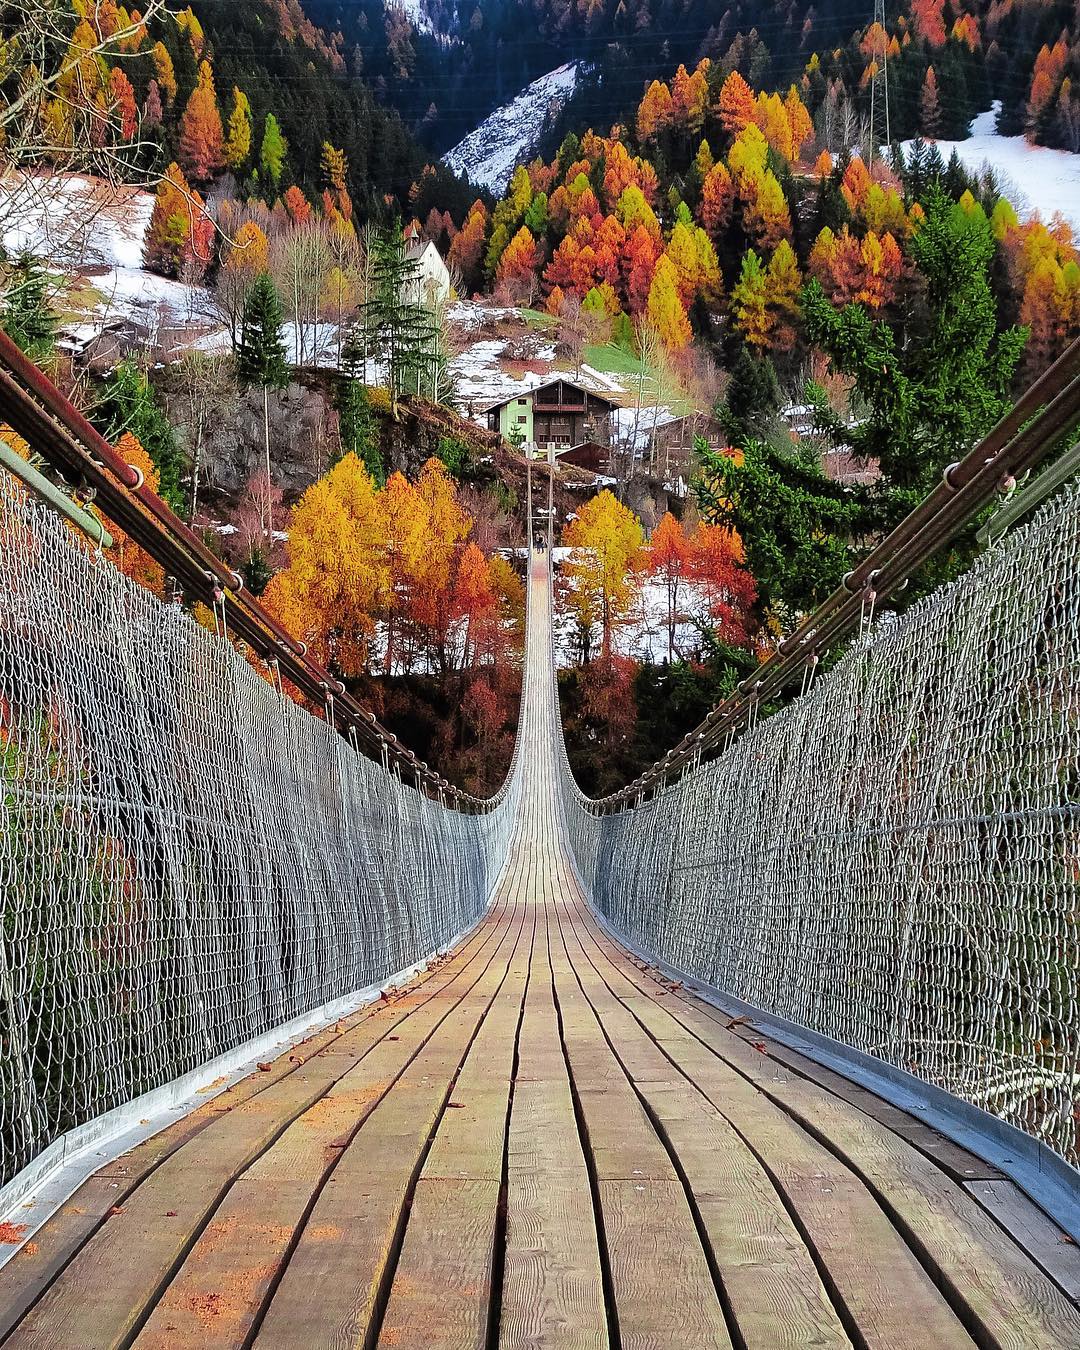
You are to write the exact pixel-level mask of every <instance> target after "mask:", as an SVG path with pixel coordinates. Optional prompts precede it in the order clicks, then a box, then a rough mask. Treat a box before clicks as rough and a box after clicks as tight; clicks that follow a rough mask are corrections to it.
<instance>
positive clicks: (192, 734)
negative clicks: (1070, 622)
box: [0, 480, 517, 1184]
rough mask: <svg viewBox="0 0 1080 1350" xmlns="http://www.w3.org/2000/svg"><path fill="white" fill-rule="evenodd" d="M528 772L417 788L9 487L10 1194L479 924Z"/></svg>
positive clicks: (4, 609)
mask: <svg viewBox="0 0 1080 1350" xmlns="http://www.w3.org/2000/svg"><path fill="white" fill-rule="evenodd" d="M511 781H512V783H513V784H514V786H512V787H511V788H509V789H504V795H503V797H502V798H501V799H500V804H499V806H498V808H497V809H494V810H492V811H490V812H489V813H486V814H483V815H463V814H459V813H457V812H453V811H450V810H447V809H445V808H444V807H443V806H441V805H439V804H438V803H436V802H432V801H430V800H429V799H427V798H426V797H423V796H421V795H420V794H419V793H418V792H417V791H416V790H415V789H414V788H413V787H412V786H409V785H404V784H403V783H402V782H401V781H400V778H399V777H398V776H397V775H396V774H394V773H388V772H386V771H385V770H384V768H383V767H382V766H381V765H379V764H375V763H372V762H371V761H369V760H367V759H365V758H363V757H362V756H360V755H359V754H357V753H355V752H354V751H353V750H352V748H351V747H350V746H349V744H348V743H347V742H346V741H344V740H343V739H342V738H341V737H339V736H338V735H337V734H336V733H334V732H333V731H332V730H331V729H330V728H329V727H328V726H327V724H326V723H324V722H322V721H320V720H319V719H317V718H315V717H312V716H311V715H310V714H309V713H307V712H305V711H304V710H302V709H300V708H298V707H297V706H296V705H295V704H293V703H292V702H290V701H289V700H288V699H285V698H283V697H281V696H279V694H278V693H277V692H276V690H274V689H273V688H272V687H270V686H269V685H267V684H266V683H265V682H264V681H263V680H262V679H261V678H260V677H259V676H258V674H256V672H255V671H254V670H253V669H252V668H251V667H250V666H249V665H247V664H246V662H244V661H243V659H242V658H241V657H240V656H239V655H238V654H237V653H236V652H235V651H234V650H233V649H232V648H231V646H230V645H229V644H228V643H226V642H224V641H222V640H220V639H218V638H216V637H215V636H213V635H212V634H210V633H207V632H206V631H204V630H203V629H202V628H200V627H198V625H196V624H195V623H194V622H193V621H192V620H191V619H190V618H189V617H188V616H187V615H186V614H184V613H183V612H182V611H181V610H180V609H179V608H177V607H176V606H170V605H165V604H162V603H160V602H159V601H158V600H156V599H155V598H154V597H153V596H152V595H150V594H148V593H147V592H146V591H144V590H142V589H140V588H139V587H138V586H135V585H134V584H132V583H130V582H129V581H128V580H126V579H125V578H124V577H123V576H121V575H120V573H119V572H117V571H116V570H115V569H114V568H113V567H112V566H111V565H110V564H109V563H107V562H106V561H104V560H103V559H97V558H95V557H93V556H92V555H91V553H90V552H88V550H87V548H86V547H85V546H84V545H82V544H81V543H80V542H78V541H76V539H75V538H74V536H73V535H72V534H71V532H70V531H69V530H68V528H67V527H66V526H65V525H64V524H63V523H62V522H61V521H60V520H59V519H58V518H57V517H56V516H54V515H52V514H50V513H49V512H48V511H47V510H46V509H45V508H44V507H43V506H41V505H39V504H38V503H37V502H36V501H34V500H32V499H28V498H26V497H25V496H24V495H23V494H22V492H21V491H20V490H19V489H18V488H17V487H16V486H15V485H14V484H13V483H12V482H11V480H5V481H3V482H0V1184H2V1183H3V1182H5V1181H7V1180H8V1179H10V1178H11V1177H12V1176H13V1175H14V1174H15V1173H16V1172H17V1171H18V1170H19V1169H20V1168H21V1167H22V1166H23V1165H24V1164H26V1163H27V1162H28V1161H29V1160H30V1159H32V1158H33V1157H34V1156H36V1155H37V1154H38V1153H39V1152H40V1151H41V1150H42V1148H43V1147H45V1146H46V1145H47V1144H48V1143H49V1142H50V1141H51V1140H53V1139H55V1138H56V1137H57V1136H59V1135H60V1134H62V1133H64V1132H65V1131H66V1130H68V1129H69V1128H71V1127H72V1126H74V1125H78V1124H80V1123H83V1122H86V1121H88V1120H90V1119H92V1118H94V1117H96V1116H97V1115H99V1114H100V1113H102V1112H103V1111H106V1110H108V1109H110V1108H112V1107H114V1106H117V1105H119V1104H121V1103H124V1102H126V1101H129V1100H131V1099H132V1098H134V1097H136V1096H138V1095H139V1094H140V1093H142V1092H144V1091H146V1090H148V1089H151V1088H154V1087H157V1086H159V1085H161V1084H163V1083H165V1082H168V1081H170V1080H171V1079H173V1078H176V1077H177V1076H179V1075H180V1074H182V1073H184V1072H186V1071H187V1070H190V1069H192V1068H195V1067H197V1066H198V1065H199V1064H201V1063H203V1062H205V1061H207V1060H209V1059H211V1058H213V1057H214V1056H216V1055H219V1054H221V1053H223V1052H225V1051H228V1050H231V1049H233V1048H235V1047H237V1046H239V1045H241V1044H242V1043H244V1042H245V1041H247V1040H249V1039H251V1038H252V1037H255V1036H257V1035H259V1034H261V1033H264V1032H266V1031H269V1030H272V1029H273V1028H274V1027H276V1026H279V1025H281V1024H282V1023H284V1022H287V1021H289V1020H290V1019H292V1018H294V1017H297V1016H300V1015H302V1014H304V1013H306V1012H309V1011H311V1010H313V1009H316V1008H318V1007H320V1006H322V1005H323V1004H325V1003H327V1002H329V1001H331V1000H334V999H336V998H338V997H341V996H344V995H347V994H349V993H352V992H353V991H356V990H360V989H363V988H365V987H367V986H369V985H371V984H374V983H378V982H380V981H383V980H385V979H386V978H387V977H388V976H390V975H392V974H393V973H395V972H396V971H399V970H402V969H404V968H406V967H408V966H410V965H412V964H414V963H415V962H418V961H421V960H423V959H424V958H425V957H426V956H428V955H429V954H431V953H432V952H433V951H434V950H435V949H436V948H438V947H439V946H440V945H442V944H444V943H445V942H446V941H447V940H448V939H449V938H451V937H452V936H454V935H455V934H457V933H459V932H461V931H462V930H463V929H465V928H467V927H468V926H469V925H470V924H471V923H472V922H473V921H475V920H476V919H477V918H479V916H480V915H481V913H482V912H483V910H484V908H485V905H486V903H487V899H488V895H489V892H490V890H491V887H492V885H493V883H494V880H495V877H496V874H497V872H498V870H499V868H500V866H501V863H502V860H503V858H504V856H505V852H506V847H507V839H508V833H509V829H510V826H511V823H512V817H513V811H514V802H513V800H511V798H513V797H516V794H517V788H516V781H517V776H516V774H515V775H512V778H511Z"/></svg>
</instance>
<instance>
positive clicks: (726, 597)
mask: <svg viewBox="0 0 1080 1350" xmlns="http://www.w3.org/2000/svg"><path fill="white" fill-rule="evenodd" d="M745 561H746V557H745V553H744V551H743V546H742V540H741V539H740V538H739V536H738V534H737V533H736V532H735V531H734V530H731V529H728V528H727V527H726V526H724V525H706V524H704V523H703V524H701V525H699V526H698V527H697V529H696V530H695V531H694V533H693V535H692V536H691V538H690V562H689V569H688V570H689V576H690V578H691V579H692V581H693V583H694V586H695V588H696V589H697V590H698V592H699V593H700V595H701V597H702V599H703V600H704V602H705V607H706V615H707V617H708V622H709V623H710V625H711V626H712V628H713V631H714V632H715V633H716V636H717V637H718V638H719V639H720V641H721V642H727V643H729V644H730V645H732V646H735V647H741V646H745V645H746V643H747V642H748V641H749V639H750V636H751V634H752V633H753V631H754V605H755V604H756V603H757V586H756V584H755V582H754V578H753V577H752V576H751V574H750V573H749V572H748V571H747V569H746V567H745V565H744V564H745Z"/></svg>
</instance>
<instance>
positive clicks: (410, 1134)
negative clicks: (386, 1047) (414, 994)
mask: <svg viewBox="0 0 1080 1350" xmlns="http://www.w3.org/2000/svg"><path fill="white" fill-rule="evenodd" d="M520 932H521V920H520V917H519V918H518V920H517V923H516V927H515V933H514V938H513V939H512V940H510V941H509V942H508V943H507V944H505V946H504V948H503V949H501V950H500V952H499V953H498V954H496V956H495V957H493V959H492V961H491V962H490V963H489V964H488V966H487V968H486V969H485V971H484V973H483V974H482V975H481V977H480V978H479V979H478V980H477V981H476V983H475V985H474V986H473V987H472V989H470V990H469V991H468V993H467V994H466V995H465V996H464V997H463V998H462V999H461V1001H460V1002H459V1003H458V1004H457V1006H456V1007H455V1008H454V1009H453V1010H452V1011H451V1012H450V1013H449V1014H448V1015H447V1016H446V1018H445V1019H444V1020H443V1021H442V1022H441V1023H440V1025H439V1026H438V1028H437V1029H436V1030H435V1031H434V1032H433V1034H432V1036H431V1038H430V1039H429V1041H428V1042H427V1044H426V1045H425V1047H424V1053H423V1054H422V1055H421V1056H418V1057H417V1058H416V1059H415V1060H414V1061H413V1062H412V1063H410V1064H409V1066H408V1067H407V1068H406V1069H405V1071H404V1072H403V1073H402V1075H401V1077H400V1078H399V1079H398V1081H397V1082H396V1083H395V1084H394V1086H393V1088H392V1090H391V1091H390V1092H389V1093H387V1095H386V1096H385V1097H384V1098H383V1099H382V1100H381V1101H380V1102H379V1104H378V1105H377V1106H376V1107H375V1108H374V1110H373V1111H372V1112H371V1114H370V1115H369V1116H368V1118H367V1120H366V1121H365V1122H364V1125H363V1127H362V1128H361V1130H360V1131H359V1133H358V1134H357V1135H356V1137H355V1139H354V1140H353V1141H352V1143H351V1144H350V1145H349V1147H348V1148H346V1149H345V1150H344V1151H343V1153H342V1156H341V1159H340V1161H339V1162H338V1163H337V1166H336V1167H335V1168H334V1170H333V1172H332V1173H331V1175H330V1177H329V1180H328V1181H327V1182H326V1185H325V1186H324V1187H323V1189H322V1190H321V1192H320V1194H319V1197H318V1199H317V1201H316V1203H315V1206H314V1208H313V1209H312V1211H311V1214H310V1216H309V1218H308V1220H307V1222H306V1223H305V1225H304V1227H303V1230H302V1231H301V1233H300V1237H299V1240H298V1242H297V1244H296V1247H295V1250H294V1251H293V1253H292V1255H291V1258H290V1260H289V1263H288V1266H287V1267H286V1269H285V1271H284V1274H283V1276H282V1278H281V1283H280V1285H279V1286H278V1289H277V1291H276V1293H275V1295H274V1297H273V1299H272V1300H271V1303H270V1306H269V1308H268V1310H267V1312H266V1315H265V1320H264V1321H263V1323H262V1326H261V1328H260V1330H259V1333H258V1337H257V1340H256V1344H258V1345H260V1346H264V1347H272V1346H281V1347H290V1348H291V1347H293V1346H296V1345H305V1346H311V1347H315V1346H328V1347H331V1346H332V1347H339V1346H347V1345H355V1346H360V1345H363V1344H364V1343H365V1342H366V1341H367V1340H368V1339H369V1337H370V1336H371V1335H372V1332H373V1330H375V1329H377V1325H378V1320H379V1318H380V1316H381V1313H382V1303H383V1299H384V1290H385V1293H388V1292H389V1289H388V1286H387V1279H388V1276H389V1274H391V1273H392V1263H393V1261H394V1258H395V1253H396V1248H397V1246H398V1244H399V1241H400V1237H401V1232H402V1227H403V1218H404V1210H405V1206H406V1203H407V1201H408V1199H409V1196H410V1194H411V1192H412V1190H413V1188H414V1185H415V1184H416V1182H417V1180H418V1174H419V1171H420V1166H421V1163H422V1160H423V1153H424V1149H425V1146H426V1145H427V1143H428V1140H429V1138H430V1137H431V1135H432V1134H433V1132H434V1131H435V1128H436V1125H437V1123H438V1121H439V1118H440V1116H441V1115H442V1113H443V1110H444V1106H445V1103H446V1101H447V1098H448V1095H449V1093H450V1090H451V1087H452V1086H453V1082H454V1079H455V1076H456V1074H457V1072H458V1070H459V1068H460V1066H461V1064H462V1062H463V1060H464V1058H465V1055H466V1052H467V1050H468V1047H469V1044H470V1041H471V1040H472V1038H473V1037H474V1035H475V1034H476V1031H477V1029H478V1027H479V1026H480V1024H481V1022H482V1020H483V1018H484V1016H485V1014H486V1012H487V1010H488V1007H489V1006H490V1004H491V1001H492V999H493V998H494V997H495V996H496V994H497V992H498V989H499V986H500V984H501V982H502V980H503V978H504V977H505V975H506V973H507V970H508V967H509V964H510V961H511V958H512V955H513V949H514V947H515V946H516V942H517V940H518V939H519V937H520ZM507 947H508V948H509V950H506V949H505V948H507ZM504 951H505V954H503V953H504Z"/></svg>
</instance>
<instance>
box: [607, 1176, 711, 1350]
mask: <svg viewBox="0 0 1080 1350" xmlns="http://www.w3.org/2000/svg"><path fill="white" fill-rule="evenodd" d="M599 1192H600V1206H601V1209H602V1211H603V1215H604V1234H605V1237H606V1239H607V1246H608V1252H609V1256H610V1261H611V1279H612V1284H613V1286H614V1289H615V1302H616V1306H617V1309H618V1316H619V1343H620V1344H621V1345H622V1346H623V1347H624V1350H661V1348H662V1347H667V1348H668V1350H684V1347H686V1346H690V1345H692V1346H695V1347H700V1350H728V1347H730V1345H731V1339H730V1337H729V1336H728V1332H727V1326H726V1324H725V1321H724V1316H723V1313H722V1311H721V1309H720V1305H719V1303H718V1302H717V1298H716V1289H715V1287H714V1286H713V1282H712V1276H711V1274H710V1273H709V1268H708V1265H707V1263H706V1260H705V1254H704V1252H703V1251H702V1248H701V1244H700V1242H697V1241H694V1242H690V1241H687V1240H684V1238H683V1236H682V1235H683V1232H684V1230H685V1228H686V1224H687V1220H688V1218H689V1211H688V1210H687V1206H686V1196H685V1195H684V1194H683V1188H682V1185H681V1183H680V1182H679V1181H677V1180H673V1181H655V1180H649V1181H646V1180H638V1181H601V1182H600V1183H599ZM659 1290H663V1297H662V1298H658V1297H657V1293H658V1291H659Z"/></svg>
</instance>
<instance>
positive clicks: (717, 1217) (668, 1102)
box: [562, 908, 849, 1350]
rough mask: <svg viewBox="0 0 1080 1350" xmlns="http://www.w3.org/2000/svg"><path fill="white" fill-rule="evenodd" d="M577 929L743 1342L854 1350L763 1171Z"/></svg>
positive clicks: (601, 1010)
mask: <svg viewBox="0 0 1080 1350" xmlns="http://www.w3.org/2000/svg"><path fill="white" fill-rule="evenodd" d="M578 922H580V914H579V913H578V912H577V911H576V910H575V909H574V908H568V909H567V911H566V913H565V915H564V916H563V922H562V931H563V937H564V940H565V942H566V947H567V951H568V953H569V954H570V955H571V957H572V958H573V960H574V966H575V970H576V972H577V974H578V976H579V978H580V980H581V985H582V988H583V990H584V992H585V994H586V996H587V997H588V999H589V1002H590V1004H591V1005H592V1007H593V1008H594V1009H595V1011H596V1014H597V1016H598V1017H599V1018H600V1020H601V1022H602V1024H603V1026H604V1027H605V1029H606V1030H607V1032H608V1035H609V1036H610V1037H611V1041H612V1045H613V1047H614V1049H615V1050H616V1052H617V1053H618V1055H619V1057H620V1059H622V1057H623V1051H624V1049H631V1048H633V1049H634V1050H635V1053H634V1055H633V1056H632V1057H630V1056H628V1057H627V1059H626V1060H623V1062H624V1064H626V1065H627V1067H629V1064H630V1062H635V1063H638V1064H639V1065H640V1064H645V1065H646V1066H647V1073H646V1076H645V1079H644V1080H642V1081H638V1080H635V1087H636V1090H637V1093H638V1094H640V1097H641V1099H642V1100H643V1101H644V1102H645V1103H646V1105H647V1107H648V1109H649V1111H650V1112H651V1115H652V1117H653V1119H655V1121H656V1122H657V1125H658V1126H659V1128H660V1130H662V1132H663V1137H664V1138H665V1140H666V1142H667V1144H668V1146H670V1148H671V1149H673V1150H674V1153H675V1156H676V1157H677V1159H678V1165H679V1170H680V1174H681V1176H682V1177H683V1178H684V1179H685V1182H686V1185H687V1186H688V1187H689V1190H690V1193H691V1195H692V1197H693V1203H694V1207H695V1210H696V1213H697V1215H698V1218H699V1220H700V1223H701V1226H702V1228H703V1230H704V1234H705V1240H706V1242H707V1243H708V1249H709V1254H710V1256H711V1258H712V1264H713V1267H714V1268H715V1269H716V1271H717V1272H718V1274H719V1277H720V1280H721V1285H722V1288H723V1290H724V1296H725V1298H726V1300H727V1303H728V1306H729V1307H730V1310H731V1316H732V1318H733V1320H734V1322H735V1324H736V1325H737V1326H738V1328H739V1332H740V1334H741V1335H742V1337H743V1339H744V1341H745V1342H746V1344H747V1345H769V1346H770V1347H776V1350H781V1347H791V1350H796V1347H801V1346H806V1345H815V1346H829V1347H837V1348H839V1347H844V1346H847V1345H848V1344H849V1341H848V1337H847V1335H846V1333H845V1331H844V1329H843V1326H842V1325H841V1322H840V1319H839V1317H838V1316H837V1313H836V1311H835V1310H834V1308H833V1306H832V1303H831V1301H830V1299H829V1296H828V1294H827V1292H826V1290H825V1287H824V1285H823V1283H822V1280H821V1278H820V1276H819V1274H818V1272H817V1270H816V1268H815V1266H814V1263H813V1259H812V1257H811V1254H810V1252H809V1250H808V1249H807V1246H806V1244H805V1242H804V1241H803V1239H802V1237H801V1236H800V1234H799V1232H798V1230H797V1229H796V1227H795V1225H794V1224H793V1223H792V1221H791V1218H790V1217H789V1215H788V1213H787V1210H786V1209H785V1207H784V1204H783V1201H782V1200H781V1197H780V1195H779V1194H778V1192H777V1190H776V1188H775V1187H774V1186H773V1184H772V1182H771V1181H770V1179H769V1177H768V1175H767V1174H766V1172H765V1170H764V1168H763V1167H762V1166H761V1164H760V1163H759V1162H758V1160H757V1159H756V1158H755V1157H754V1156H753V1154H752V1153H751V1152H750V1150H749V1149H748V1148H747V1147H746V1145H745V1144H744V1143H743V1142H742V1140H741V1139H739V1137H738V1136H737V1134H736V1133H735V1131H734V1130H733V1129H732V1127H731V1125H730V1124H729V1123H728V1122H727V1121H726V1120H725V1119H724V1118H723V1117H722V1116H721V1114H720V1112H719V1111H718V1110H717V1109H716V1107H715V1106H713V1105H712V1104H711V1103H710V1102H708V1101H707V1100H706V1098H705V1097H703V1096H702V1094H701V1093H700V1092H699V1091H698V1090H697V1089H696V1088H695V1087H694V1086H693V1085H692V1084H691V1083H689V1082H688V1081H687V1080H686V1079H684V1078H683V1077H682V1076H681V1075H680V1074H679V1073H678V1071H677V1070H676V1069H675V1067H674V1065H672V1064H671V1062H670V1061H669V1060H668V1059H666V1058H665V1057H664V1056H663V1055H662V1054H661V1052H660V1050H659V1049H658V1047H657V1046H656V1044H655V1042H653V1041H652V1040H651V1038H650V1037H649V1036H648V1035H647V1034H646V1033H645V1032H644V1031H643V1030H642V1028H641V1026H640V1024H639V1023H638V1022H637V1021H635V1020H634V1019H633V1018H632V1017H631V1016H630V1015H629V1013H628V1012H627V1010H626V1009H625V1008H624V1007H623V1006H622V1005H621V1004H620V1003H619V1001H618V1000H617V999H616V998H615V997H614V995H613V994H612V992H611V990H610V989H609V988H608V987H607V985H606V984H605V983H604V982H603V980H602V979H601V977H600V974H599V972H598V971H597V970H596V969H595V968H594V967H593V965H592V963H591V962H590V960H589V959H588V955H587V953H586V952H585V950H584V948H583V947H582V946H581V944H580V940H579V935H578V932H577V923H578ZM661 1065H663V1066H665V1067H666V1079H667V1081H663V1078H664V1075H663V1074H662V1073H661ZM583 1098H584V1094H583ZM603 1128H604V1127H603V1126H602V1125H601V1129H603ZM601 1137H602V1136H601ZM597 1142H598V1140H597V1139H596V1138H594V1139H593V1145H594V1149H595V1147H596V1144H597Z"/></svg>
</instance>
